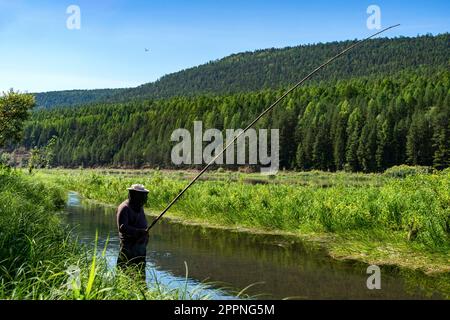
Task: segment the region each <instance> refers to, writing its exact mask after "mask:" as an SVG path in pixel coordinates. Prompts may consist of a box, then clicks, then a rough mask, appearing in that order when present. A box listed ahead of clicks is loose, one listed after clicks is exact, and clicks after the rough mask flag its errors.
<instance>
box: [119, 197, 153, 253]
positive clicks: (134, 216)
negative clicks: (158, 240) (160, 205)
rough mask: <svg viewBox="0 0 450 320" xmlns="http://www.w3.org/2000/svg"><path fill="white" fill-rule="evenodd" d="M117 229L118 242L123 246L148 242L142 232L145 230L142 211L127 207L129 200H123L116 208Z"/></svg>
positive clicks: (145, 223)
mask: <svg viewBox="0 0 450 320" xmlns="http://www.w3.org/2000/svg"><path fill="white" fill-rule="evenodd" d="M117 228H118V229H119V238H120V242H121V243H122V244H123V245H134V244H137V243H147V242H148V235H147V233H145V232H142V229H146V228H147V219H145V214H144V209H143V208H141V209H140V211H135V210H133V209H132V208H131V207H130V205H129V200H125V201H124V202H122V203H121V204H120V205H119V207H118V208H117Z"/></svg>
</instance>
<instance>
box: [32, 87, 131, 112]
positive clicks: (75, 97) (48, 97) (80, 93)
mask: <svg viewBox="0 0 450 320" xmlns="http://www.w3.org/2000/svg"><path fill="white" fill-rule="evenodd" d="M124 90H126V89H97V90H66V91H51V92H41V93H35V94H34V96H35V99H36V105H37V106H38V108H52V107H67V106H75V105H82V104H89V103H94V102H98V101H107V100H109V99H111V98H112V97H113V96H114V95H115V94H119V93H120V92H123V91H124Z"/></svg>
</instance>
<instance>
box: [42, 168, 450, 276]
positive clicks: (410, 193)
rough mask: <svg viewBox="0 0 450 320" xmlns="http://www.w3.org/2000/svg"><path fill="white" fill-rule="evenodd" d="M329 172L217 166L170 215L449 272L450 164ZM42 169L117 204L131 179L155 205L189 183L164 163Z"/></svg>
mask: <svg viewBox="0 0 450 320" xmlns="http://www.w3.org/2000/svg"><path fill="white" fill-rule="evenodd" d="M220 175H222V176H223V175H224V174H223V173H220ZM303 176H304V175H303ZM326 176H328V182H327V183H326V187H319V186H317V185H315V184H314V183H312V184H311V185H302V184H296V183H292V181H295V174H291V175H290V176H289V181H290V182H289V183H286V184H284V183H276V184H274V183H270V181H269V182H268V183H263V184H251V183H245V182H244V181H242V179H240V180H238V181H230V180H228V181H227V180H226V179H222V180H221V179H216V178H217V177H214V174H211V175H210V176H209V177H211V178H212V179H214V181H208V180H206V181H202V182H200V183H198V184H197V185H196V186H195V187H193V188H192V189H191V190H189V192H188V193H187V194H186V195H185V196H184V197H183V198H182V199H181V200H180V202H179V203H177V204H176V205H175V206H174V208H173V210H171V211H170V212H169V213H168V214H167V216H165V217H167V218H170V219H176V220H177V221H179V222H182V223H185V224H201V225H204V226H208V227H214V228H226V229H230V230H234V231H245V232H253V233H255V232H256V233H276V234H282V235H290V236H296V237H299V238H301V239H303V240H307V241H310V242H313V243H317V244H318V245H320V246H323V247H325V248H326V249H327V250H328V252H329V255H330V256H332V257H333V258H336V259H349V260H358V261H362V262H366V263H369V264H377V265H394V266H399V267H402V268H408V269H413V270H420V271H423V272H424V273H427V274H429V275H437V274H439V275H447V274H449V272H450V254H449V252H450V243H449V235H448V219H449V202H450V200H449V199H450V172H449V171H446V172H441V173H434V174H424V173H419V174H417V175H412V176H407V177H404V178H394V177H389V176H380V175H371V176H369V177H366V178H364V179H353V180H354V181H357V182H358V181H359V182H358V183H355V184H352V181H351V179H345V174H342V173H340V174H336V175H335V176H333V174H326ZM36 177H37V178H39V179H41V180H42V181H52V182H53V183H56V184H58V185H60V186H62V187H64V188H66V189H70V190H75V191H77V192H79V193H80V194H82V195H83V196H84V197H86V198H88V199H93V200H96V201H100V202H102V203H109V204H112V205H117V204H118V203H120V202H121V201H123V199H124V198H126V187H127V186H129V185H130V184H132V183H136V182H140V183H144V184H145V185H146V186H147V187H148V188H149V189H150V195H149V199H150V201H149V210H150V211H152V212H153V213H156V212H158V210H161V209H162V208H163V207H164V206H165V205H166V204H167V203H168V202H169V201H170V200H171V199H172V197H173V196H175V195H176V193H177V192H178V191H179V190H181V188H182V187H183V186H184V185H185V183H186V181H185V179H183V178H181V177H180V174H178V175H177V173H173V172H171V173H170V174H166V173H161V172H159V171H149V172H148V173H147V175H145V176H144V175H142V174H136V175H133V173H132V171H127V174H126V175H124V174H117V173H102V174H99V171H96V170H83V171H80V170H53V171H52V170H44V171H41V172H39V173H37V175H36ZM267 179H268V180H270V178H267ZM361 180H364V181H365V182H364V184H361V183H360V181H361ZM372 182H373V183H372Z"/></svg>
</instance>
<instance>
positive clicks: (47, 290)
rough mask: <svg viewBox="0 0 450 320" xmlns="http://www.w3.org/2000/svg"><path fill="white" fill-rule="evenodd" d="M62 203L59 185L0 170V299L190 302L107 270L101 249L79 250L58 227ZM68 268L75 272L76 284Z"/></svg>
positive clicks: (183, 292) (175, 291)
mask: <svg viewBox="0 0 450 320" xmlns="http://www.w3.org/2000/svg"><path fill="white" fill-rule="evenodd" d="M64 201H65V191H64V190H63V189H62V188H61V186H57V185H56V184H53V183H49V182H48V181H47V182H46V183H43V182H41V181H38V180H37V179H36V177H34V176H28V175H25V174H21V173H19V172H17V171H12V170H10V169H7V168H0V299H180V298H182V297H184V298H193V296H190V293H189V292H186V290H185V289H184V288H183V287H181V288H179V289H168V288H166V287H164V286H163V285H161V284H160V283H158V282H155V283H153V284H152V285H151V286H150V288H147V287H146V286H145V285H142V283H139V282H137V281H135V280H134V279H133V278H132V277H130V276H129V274H128V273H126V274H125V273H123V272H121V271H120V270H110V269H109V268H108V266H107V263H106V259H105V251H104V250H103V252H102V254H97V251H99V250H97V247H95V248H94V250H89V249H88V248H87V247H84V246H81V245H80V244H79V243H77V242H76V241H75V239H74V237H73V236H71V235H70V230H68V229H67V228H66V227H64V226H62V225H61V222H60V219H59V218H58V216H57V215H56V214H55V211H57V210H59V209H60V208H61V207H62V205H63V204H64ZM69 268H77V269H79V274H78V275H77V277H76V279H75V280H76V281H75V280H74V281H71V280H70V279H73V278H71V277H70V276H69V274H68V272H67V271H68V269H69ZM199 291H200V294H199V293H198V292H197V293H196V297H201V298H202V297H203V298H207V296H206V295H203V296H202V295H201V290H199Z"/></svg>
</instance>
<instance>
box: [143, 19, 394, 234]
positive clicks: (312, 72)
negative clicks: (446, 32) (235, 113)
mask: <svg viewBox="0 0 450 320" xmlns="http://www.w3.org/2000/svg"><path fill="white" fill-rule="evenodd" d="M399 25H400V24H396V25H393V26H390V27H387V28H385V29H383V30H381V31H379V32H377V33H374V34H372V35H371V36H369V37H367V38H365V39H362V40H359V41H357V42H355V43H354V44H352V45H351V46H349V47H348V48H346V49H344V50H343V51H341V52H340V53H338V54H337V55H335V56H334V57H332V58H330V59H329V60H327V61H326V62H324V63H323V64H321V65H320V66H318V67H317V68H316V69H314V70H313V71H311V72H310V73H309V74H308V75H307V76H306V77H304V78H303V79H302V80H300V81H299V82H298V83H297V84H295V85H294V86H293V87H292V88H290V89H289V90H287V91H286V92H285V93H284V94H283V95H282V96H280V97H279V98H278V99H277V100H276V101H275V102H274V103H272V104H271V105H270V107H268V108H267V109H266V110H264V111H263V112H262V113H261V114H260V115H259V116H258V117H256V118H255V120H253V121H252V122H251V123H250V124H249V125H248V126H247V127H246V128H245V129H244V130H242V131H241V132H240V133H239V134H238V135H236V136H235V137H234V139H233V141H231V142H230V143H228V144H227V145H226V147H225V148H224V149H223V150H222V151H220V152H219V153H218V154H217V155H216V156H215V157H214V158H213V159H212V160H211V161H210V162H209V163H208V164H207V165H206V166H205V167H204V168H203V169H202V171H200V172H199V173H198V174H197V175H196V176H195V177H194V179H192V180H191V182H189V183H188V184H187V185H186V187H184V189H183V190H181V192H180V193H179V194H178V195H177V196H176V197H175V198H174V199H173V200H172V201H171V202H170V203H169V204H168V205H167V207H166V208H165V209H164V210H163V211H162V212H161V213H160V214H159V216H157V217H156V218H155V219H154V220H153V222H152V223H151V224H150V226H149V227H148V228H147V232H148V231H149V230H150V229H151V228H152V227H153V226H154V225H155V224H156V223H157V222H158V221H159V219H161V217H162V216H163V215H164V214H165V213H166V212H167V211H168V210H169V209H170V208H171V207H172V206H173V205H174V204H175V202H177V201H178V199H179V198H180V197H181V196H182V195H183V193H185V192H186V190H187V189H189V188H190V187H191V186H192V185H193V184H194V183H195V181H197V180H198V178H200V177H201V175H202V174H203V173H205V171H206V170H208V168H209V167H210V166H211V165H212V164H213V163H214V162H215V161H216V160H217V158H219V157H220V156H221V155H222V154H223V153H224V152H225V150H227V149H228V147H230V146H231V145H233V144H234V142H235V141H236V140H237V139H238V138H239V137H240V136H241V135H243V134H244V133H245V132H246V131H247V130H248V129H250V128H251V127H252V126H253V125H254V124H255V123H256V122H258V120H259V119H261V118H262V117H263V116H264V115H265V114H266V113H268V112H269V111H271V110H272V109H273V108H274V107H275V106H276V105H277V104H279V103H280V102H281V101H282V100H283V99H284V98H286V96H287V95H288V94H289V93H291V92H292V91H294V90H295V89H297V88H298V87H299V86H301V85H302V84H303V83H304V82H305V81H307V80H308V79H309V78H311V77H312V76H313V75H314V74H316V73H317V72H319V71H320V70H321V69H323V68H324V67H325V66H327V65H328V64H330V63H332V62H333V61H334V60H336V59H337V58H339V57H341V56H342V55H344V54H346V53H347V52H348V51H350V50H352V49H353V48H355V47H357V46H359V45H361V44H363V43H364V42H366V41H367V40H369V39H371V38H373V37H376V36H377V35H379V34H381V33H383V32H385V31H387V30H389V29H392V28H395V27H398V26H399Z"/></svg>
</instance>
